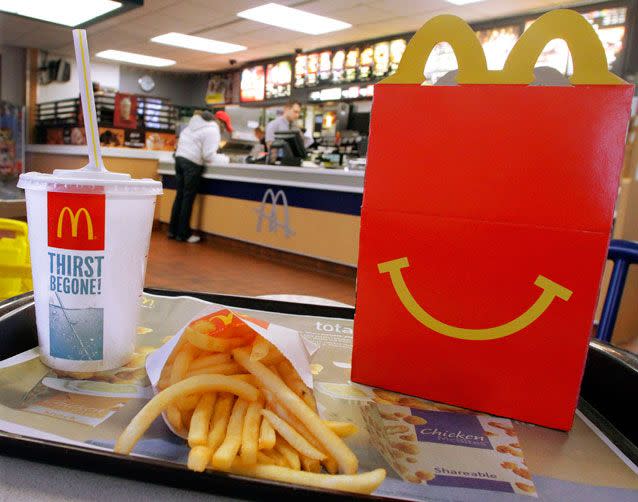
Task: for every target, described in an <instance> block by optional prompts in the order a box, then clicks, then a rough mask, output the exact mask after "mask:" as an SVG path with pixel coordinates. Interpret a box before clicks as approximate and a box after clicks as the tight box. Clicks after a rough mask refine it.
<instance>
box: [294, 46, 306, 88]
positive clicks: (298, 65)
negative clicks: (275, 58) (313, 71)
mask: <svg viewBox="0 0 638 502" xmlns="http://www.w3.org/2000/svg"><path fill="white" fill-rule="evenodd" d="M307 70H308V56H306V55H305V54H297V57H296V58H295V87H297V88H299V87H303V86H304V85H306V72H307Z"/></svg>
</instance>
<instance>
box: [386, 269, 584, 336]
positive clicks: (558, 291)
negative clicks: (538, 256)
mask: <svg viewBox="0 0 638 502" xmlns="http://www.w3.org/2000/svg"><path fill="white" fill-rule="evenodd" d="M409 266H410V263H409V262H408V259H407V257H403V258H399V259H396V260H390V261H386V262H384V263H379V264H378V268H379V273H380V274H384V273H389V274H390V280H391V281H392V286H393V287H394V291H395V293H396V294H397V296H398V297H399V300H401V303H402V304H403V306H404V307H405V308H406V310H407V311H408V312H409V313H410V314H412V316H413V317H414V318H415V319H416V320H417V321H419V322H420V323H421V324H423V325H424V326H425V327H427V328H429V329H431V330H432V331H435V332H437V333H440V334H442V335H445V336H449V337H452V338H459V339H461V340H474V341H482V340H496V339H497V338H504V337H506V336H509V335H512V334H514V333H516V332H518V331H521V330H522V329H524V328H526V327H527V326H529V325H530V324H532V323H533V322H534V321H535V320H536V319H538V318H539V317H540V316H541V315H543V313H544V312H545V311H546V310H547V309H548V308H549V306H550V305H551V304H552V302H553V301H554V298H560V299H561V300H563V301H568V300H569V299H570V297H571V296H572V291H570V290H569V289H567V288H566V287H564V286H561V285H560V284H558V283H556V282H554V281H552V280H550V279H548V278H547V277H545V276H542V275H539V276H538V277H537V278H536V280H535V281H534V285H536V286H538V287H539V288H541V289H542V290H543V292H542V293H541V295H540V296H539V297H538V298H537V299H536V301H535V302H534V303H533V304H532V306H531V307H530V308H529V309H527V310H526V311H525V312H523V313H522V314H521V315H519V316H518V317H517V318H515V319H513V320H511V321H509V322H506V323H505V324H501V325H500V326H493V327H490V328H478V329H473V328H462V327H459V326H452V325H450V324H446V323H444V322H442V321H439V320H438V319H436V318H435V317H433V316H432V315H431V314H429V313H428V312H426V311H425V310H424V309H423V307H421V305H419V304H418V302H417V301H416V300H415V299H414V297H413V296H412V293H411V292H410V290H409V288H408V286H407V284H406V283H405V280H404V279H403V273H402V272H401V270H402V269H404V268H408V267H409Z"/></svg>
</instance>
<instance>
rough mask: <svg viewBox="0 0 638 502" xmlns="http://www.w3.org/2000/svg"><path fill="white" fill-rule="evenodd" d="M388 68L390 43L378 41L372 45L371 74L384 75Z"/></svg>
mask: <svg viewBox="0 0 638 502" xmlns="http://www.w3.org/2000/svg"><path fill="white" fill-rule="evenodd" d="M389 70H390V43H389V42H379V43H378V44H376V45H375V46H374V69H373V71H372V74H373V75H374V76H375V77H384V76H385V75H387V73H388V71H389Z"/></svg>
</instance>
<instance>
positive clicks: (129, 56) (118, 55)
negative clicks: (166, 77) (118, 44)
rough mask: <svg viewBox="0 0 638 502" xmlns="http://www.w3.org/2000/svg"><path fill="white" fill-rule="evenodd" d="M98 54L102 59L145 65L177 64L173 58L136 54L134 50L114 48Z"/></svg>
mask: <svg viewBox="0 0 638 502" xmlns="http://www.w3.org/2000/svg"><path fill="white" fill-rule="evenodd" d="M96 56H97V57H99V58H102V59H112V60H113V61H122V62H123V63H131V64H139V65H143V66H172V65H174V64H175V61H173V60H172V59H164V58H156V57H154V56H146V55H144V54H135V53H134V52H125V51H116V50H113V49H109V50H107V51H102V52H98V53H97V54H96Z"/></svg>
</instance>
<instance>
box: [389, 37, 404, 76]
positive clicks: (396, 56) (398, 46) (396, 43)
mask: <svg viewBox="0 0 638 502" xmlns="http://www.w3.org/2000/svg"><path fill="white" fill-rule="evenodd" d="M406 46H407V43H406V41H405V40H403V39H402V38H398V39H396V40H393V41H392V42H390V73H391V74H392V73H394V72H395V71H397V68H398V67H399V62H401V58H402V57H403V53H404V52H405V47H406Z"/></svg>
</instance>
